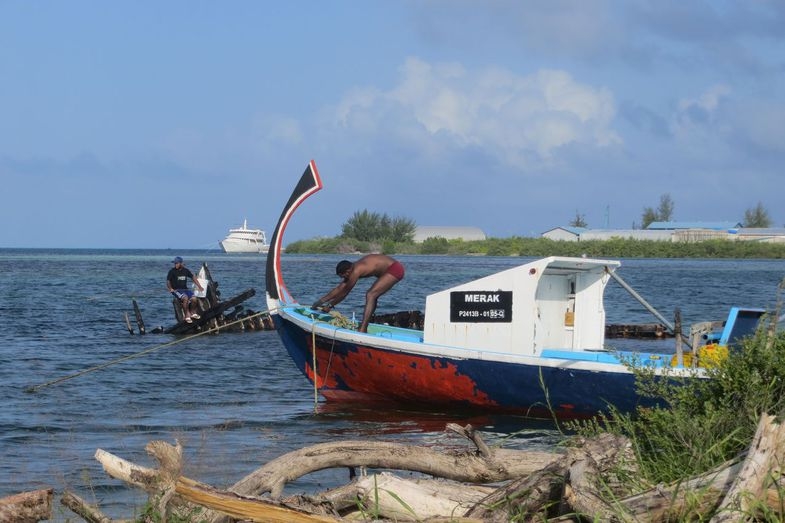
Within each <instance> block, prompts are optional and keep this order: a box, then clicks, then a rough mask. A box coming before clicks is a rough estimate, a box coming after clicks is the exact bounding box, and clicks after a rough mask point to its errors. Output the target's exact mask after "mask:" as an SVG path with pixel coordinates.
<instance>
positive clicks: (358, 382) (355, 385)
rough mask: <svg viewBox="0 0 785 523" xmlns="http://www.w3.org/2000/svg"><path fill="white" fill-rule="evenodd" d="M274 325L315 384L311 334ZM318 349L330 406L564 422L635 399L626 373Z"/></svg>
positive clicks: (279, 322) (350, 347) (325, 344)
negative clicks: (472, 411) (350, 403)
mask: <svg viewBox="0 0 785 523" xmlns="http://www.w3.org/2000/svg"><path fill="white" fill-rule="evenodd" d="M274 321H275V324H276V327H277V329H278V331H279V334H280V336H281V340H282V341H283V343H284V346H285V347H286V349H287V351H288V353H289V355H290V357H291V358H292V359H293V360H294V362H295V364H296V365H297V368H299V369H300V371H301V372H303V374H304V375H305V376H306V377H307V378H308V379H309V381H310V382H311V383H312V384H313V380H314V374H313V371H312V361H313V353H312V350H311V344H312V339H313V338H312V336H313V335H312V333H311V332H308V331H305V330H303V329H302V328H300V327H298V326H297V325H295V324H294V323H292V322H290V321H287V320H285V319H283V318H281V317H280V316H279V315H275V316H274ZM316 345H317V376H318V382H319V391H320V392H321V394H322V395H323V396H324V397H325V398H327V399H328V401H329V400H332V399H336V400H351V399H357V400H360V399H362V400H373V399H376V400H381V399H383V400H387V401H391V402H395V403H401V404H416V405H435V406H442V407H447V408H449V407H455V408H462V409H465V408H467V407H476V408H480V409H483V410H486V411H501V412H513V413H520V414H525V415H528V416H532V417H552V416H554V415H555V416H556V417H559V418H564V419H567V418H585V417H590V416H593V415H595V414H597V413H598V412H601V411H607V410H608V406H609V405H613V406H615V407H616V408H617V409H619V410H621V411H625V412H630V411H632V410H634V409H635V407H636V406H637V405H638V404H639V403H640V402H641V398H639V397H638V396H637V395H636V394H635V378H634V376H633V375H632V374H629V373H618V374H617V373H610V372H596V371H587V370H581V369H574V368H559V367H540V366H535V365H525V364H514V363H504V362H494V361H483V360H459V359H453V358H447V357H439V356H419V355H412V354H409V353H405V352H399V351H393V350H387V349H381V348H371V347H366V346H362V345H357V344H355V343H348V342H342V341H338V340H333V339H331V338H324V337H320V336H317V337H316ZM325 369H326V372H327V375H326V376H325V375H324V373H325ZM546 390H547V396H546V392H545V391H546Z"/></svg>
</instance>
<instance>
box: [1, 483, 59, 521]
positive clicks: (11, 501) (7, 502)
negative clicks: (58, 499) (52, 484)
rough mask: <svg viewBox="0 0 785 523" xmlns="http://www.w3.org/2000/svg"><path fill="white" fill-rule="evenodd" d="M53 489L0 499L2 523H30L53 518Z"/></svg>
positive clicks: (22, 493)
mask: <svg viewBox="0 0 785 523" xmlns="http://www.w3.org/2000/svg"><path fill="white" fill-rule="evenodd" d="M53 495H54V491H53V490H52V489H42V490H32V491H30V492H21V493H19V494H14V495H13V496H7V497H5V498H0V521H2V522H3V523H28V522H36V521H42V520H44V519H50V518H51V517H52V496H53Z"/></svg>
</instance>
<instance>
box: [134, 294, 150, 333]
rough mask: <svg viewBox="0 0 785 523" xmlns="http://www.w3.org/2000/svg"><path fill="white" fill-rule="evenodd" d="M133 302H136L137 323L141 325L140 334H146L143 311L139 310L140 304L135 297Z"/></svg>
mask: <svg viewBox="0 0 785 523" xmlns="http://www.w3.org/2000/svg"><path fill="white" fill-rule="evenodd" d="M131 302H132V303H133V304H134V316H136V325H137V326H138V327H139V334H144V333H145V332H146V331H145V328H144V320H143V319H142V311H141V310H139V304H138V303H136V300H135V299H131Z"/></svg>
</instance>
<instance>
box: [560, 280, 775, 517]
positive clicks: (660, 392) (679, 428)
mask: <svg viewBox="0 0 785 523" xmlns="http://www.w3.org/2000/svg"><path fill="white" fill-rule="evenodd" d="M783 287H785V280H783V282H782V283H781V284H780V291H782V289H783ZM780 310H781V301H780V305H779V306H778V307H777V311H776V312H774V313H772V314H771V316H770V317H769V318H768V319H764V321H762V322H761V328H760V329H759V331H758V332H757V333H756V335H755V336H754V337H751V338H749V339H747V340H745V341H744V343H743V349H742V350H738V351H731V354H730V355H729V356H728V357H727V358H726V359H724V360H722V361H721V362H720V363H719V364H718V365H717V366H716V367H714V368H711V369H709V370H708V373H709V375H710V378H711V379H708V380H695V379H693V380H687V381H686V382H684V381H678V380H676V378H674V381H671V382H668V383H666V382H664V381H663V380H654V379H653V376H652V374H651V373H650V372H649V371H647V370H646V369H642V368H635V372H636V375H637V378H638V387H639V390H640V391H641V393H643V394H646V395H649V396H654V397H659V398H664V399H665V400H666V402H667V406H666V407H663V408H653V409H639V410H638V411H637V412H635V413H633V414H622V413H619V412H612V413H611V414H609V415H607V416H604V417H602V418H600V419H595V420H592V421H589V422H576V423H573V424H568V427H569V428H571V429H573V430H577V431H578V432H579V433H581V434H582V435H586V436H593V435H597V434H598V433H601V432H611V433H615V434H621V435H623V436H626V437H628V438H629V439H630V440H631V441H632V444H633V449H634V452H635V454H636V458H637V461H638V464H639V465H640V472H641V474H640V476H639V477H635V478H628V481H631V482H638V483H637V485H635V486H633V488H632V490H638V489H639V490H643V489H646V488H648V487H650V486H651V485H656V484H660V483H664V484H668V483H673V482H677V481H680V480H684V479H685V478H687V477H692V476H697V475H700V474H703V473H705V472H708V471H709V470H711V469H713V468H715V467H718V466H720V465H721V464H724V463H726V462H727V461H729V460H732V459H735V458H738V457H739V456H740V455H741V454H742V453H743V452H745V451H746V449H747V448H748V447H749V446H750V443H751V441H752V439H753V435H754V434H755V431H756V428H757V425H758V422H759V420H760V418H761V416H762V415H764V414H770V415H779V416H781V415H782V414H783V413H785V380H783V379H782V377H783V376H785V332H782V331H780V332H775V328H774V327H775V325H776V318H777V315H778V314H779V312H780ZM636 487H637V488H636ZM686 519H689V518H686ZM686 519H685V520H686ZM764 520H765V521H767V520H768V519H764Z"/></svg>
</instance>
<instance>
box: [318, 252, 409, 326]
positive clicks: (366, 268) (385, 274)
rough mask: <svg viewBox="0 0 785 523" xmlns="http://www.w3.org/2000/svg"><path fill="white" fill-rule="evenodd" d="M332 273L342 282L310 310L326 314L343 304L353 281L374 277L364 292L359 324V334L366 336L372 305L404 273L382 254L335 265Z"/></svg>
mask: <svg viewBox="0 0 785 523" xmlns="http://www.w3.org/2000/svg"><path fill="white" fill-rule="evenodd" d="M335 273H336V274H337V275H338V276H340V277H341V278H342V280H343V281H341V283H339V284H338V285H337V286H336V287H335V288H334V289H333V290H331V291H330V292H328V293H327V294H325V295H324V296H322V297H321V298H319V299H318V300H316V302H315V303H314V304H313V305H312V308H314V309H319V308H322V309H325V310H329V309H331V308H332V307H335V306H336V305H338V304H339V303H341V302H342V301H343V299H344V298H346V296H348V294H349V292H351V290H352V289H353V288H354V286H355V284H356V283H357V280H359V279H360V278H368V277H370V276H376V281H375V282H374V284H373V285H371V288H370V289H368V292H366V293H365V310H364V311H363V322H362V323H361V324H360V328H359V331H360V332H368V323H369V322H370V321H371V316H373V313H374V312H375V311H376V301H377V300H378V299H379V296H381V295H382V294H384V293H385V292H387V291H389V290H390V289H392V287H393V285H395V284H396V283H398V282H399V281H401V280H402V279H403V275H404V269H403V265H402V264H401V262H399V261H396V260H394V259H392V258H390V257H389V256H385V255H384V254H368V255H367V256H363V257H362V258H360V259H359V260H357V261H356V262H354V263H352V262H350V261H348V260H343V261H340V262H338V265H337V266H336V267H335Z"/></svg>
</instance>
